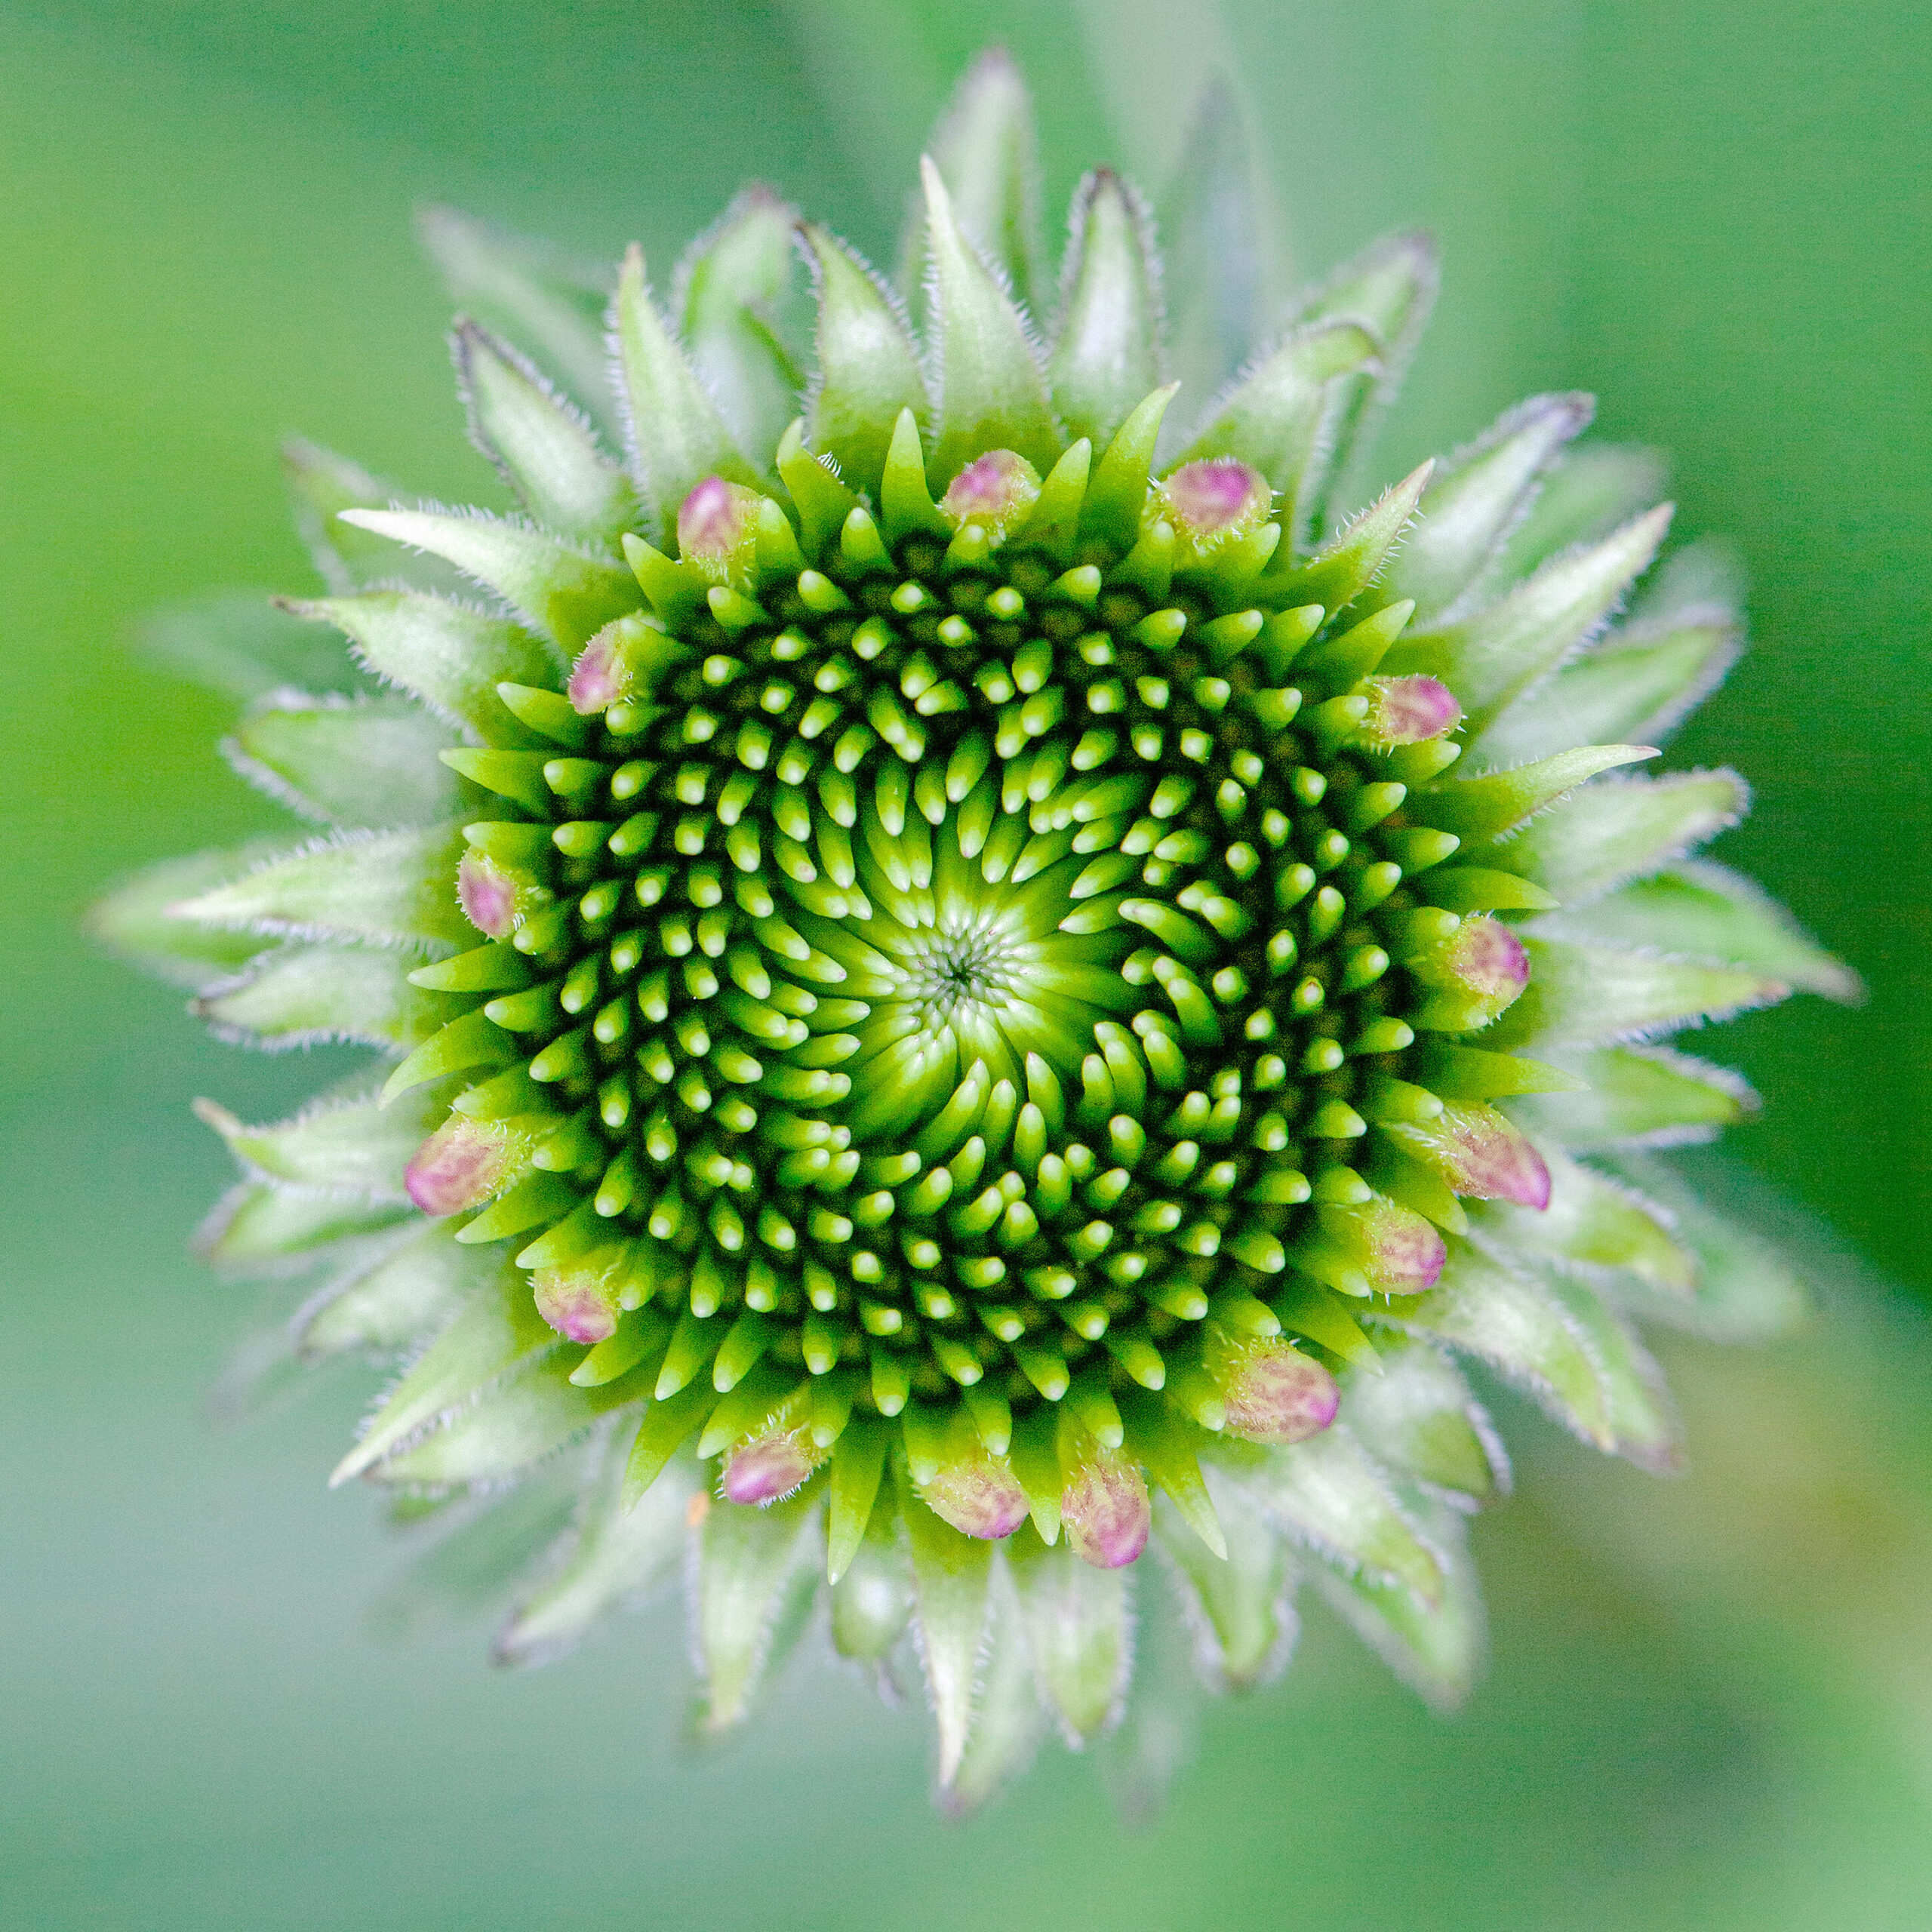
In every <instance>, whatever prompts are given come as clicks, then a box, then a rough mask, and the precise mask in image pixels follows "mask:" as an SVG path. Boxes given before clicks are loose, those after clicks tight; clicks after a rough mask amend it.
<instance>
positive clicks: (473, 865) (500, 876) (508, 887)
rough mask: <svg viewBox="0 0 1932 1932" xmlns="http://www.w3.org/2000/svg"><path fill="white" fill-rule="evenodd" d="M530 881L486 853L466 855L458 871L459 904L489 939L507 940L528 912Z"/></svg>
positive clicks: (472, 922)
mask: <svg viewBox="0 0 1932 1932" xmlns="http://www.w3.org/2000/svg"><path fill="white" fill-rule="evenodd" d="M530 891H531V888H530V884H529V882H528V881H527V880H526V879H524V878H521V877H520V876H519V875H518V874H516V873H515V872H512V871H511V870H510V869H509V866H505V865H501V864H500V863H498V862H497V860H494V859H493V858H491V857H490V856H489V854H488V853H486V852H466V853H464V854H463V860H462V863H460V865H459V866H457V869H456V899H457V904H458V905H459V906H461V907H462V908H463V917H464V918H466V919H467V920H468V921H469V923H470V924H472V926H474V927H475V928H476V930H477V931H478V932H479V933H481V934H483V935H484V936H485V937H486V938H488V939H508V938H509V936H510V934H512V933H513V932H515V930H516V928H517V922H518V921H519V920H520V919H521V918H522V917H523V915H524V914H525V912H526V911H527V910H528V906H527V905H526V903H525V900H526V898H527V897H528V894H529V892H530Z"/></svg>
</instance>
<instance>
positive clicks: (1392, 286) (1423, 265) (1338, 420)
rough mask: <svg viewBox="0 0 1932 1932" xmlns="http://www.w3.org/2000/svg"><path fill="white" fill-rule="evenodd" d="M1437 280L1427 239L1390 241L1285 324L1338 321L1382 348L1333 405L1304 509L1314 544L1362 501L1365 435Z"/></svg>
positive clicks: (1390, 394) (1395, 380) (1397, 375)
mask: <svg viewBox="0 0 1932 1932" xmlns="http://www.w3.org/2000/svg"><path fill="white" fill-rule="evenodd" d="M1440 278H1441V260H1440V251H1438V248H1437V247H1436V245H1435V238H1433V237H1432V236H1431V235H1423V234H1420V233H1417V234H1408V235H1389V236H1386V237H1385V238H1383V240H1382V241H1380V242H1375V243H1373V244H1372V245H1371V246H1370V247H1368V248H1365V249H1364V250H1363V251H1362V252H1361V254H1359V255H1358V256H1357V257H1355V260H1353V261H1352V262H1349V263H1345V264H1344V265H1343V266H1342V267H1341V268H1340V269H1337V270H1336V272H1334V275H1331V276H1330V277H1329V278H1328V279H1327V281H1324V283H1322V284H1321V286H1320V287H1319V288H1318V289H1316V290H1315V292H1314V293H1313V294H1312V295H1311V296H1309V297H1307V298H1306V300H1303V302H1302V303H1301V304H1300V306H1298V307H1297V309H1296V310H1295V311H1294V313H1293V314H1292V315H1291V317H1290V318H1289V319H1290V320H1291V322H1293V323H1294V324H1295V325H1298V326H1299V325H1308V324H1312V323H1315V322H1322V321H1337V320H1340V319H1342V318H1347V319H1348V320H1349V321H1357V322H1362V323H1365V324H1366V325H1367V328H1368V330H1369V332H1370V333H1371V334H1372V335H1373V336H1374V337H1375V339H1376V340H1377V342H1378V343H1380V344H1381V346H1382V353H1381V356H1380V360H1379V361H1378V362H1377V365H1376V367H1375V368H1374V371H1372V372H1371V371H1364V372H1363V373H1362V374H1359V375H1356V376H1353V377H1349V378H1346V379H1345V380H1343V381H1341V382H1339V383H1337V385H1336V388H1335V391H1334V394H1333V395H1332V397H1331V409H1330V411H1329V414H1328V419H1327V424H1328V426H1327V431H1326V439H1327V441H1328V442H1329V447H1330V448H1331V451H1332V455H1331V460H1330V462H1329V464H1328V466H1327V472H1326V479H1325V482H1324V486H1323V488H1321V490H1319V491H1315V492H1312V493H1311V495H1310V498H1309V501H1308V502H1307V503H1305V504H1304V505H1303V509H1304V511H1305V512H1306V515H1307V517H1308V519H1309V528H1311V529H1312V531H1314V533H1315V535H1316V536H1320V534H1321V532H1322V531H1324V530H1326V529H1327V528H1328V526H1329V523H1330V521H1331V518H1332V517H1333V515H1334V512H1336V510H1337V509H1339V508H1340V507H1341V506H1345V505H1346V504H1348V503H1356V502H1359V501H1360V500H1361V498H1360V496H1359V494H1358V492H1359V490H1360V488H1361V482H1362V481H1363V478H1362V477H1361V469H1362V466H1363V463H1364V460H1365V459H1366V457H1367V453H1368V443H1369V439H1370V432H1371V429H1372V427H1373V426H1374V423H1375V421H1376V420H1377V417H1380V414H1382V413H1383V411H1385V410H1386V409H1387V408H1388V407H1389V405H1390V404H1391V403H1392V402H1393V401H1395V395H1396V392H1397V391H1398V390H1399V389H1401V386H1402V381H1403V379H1404V377H1405V376H1407V374H1408V368H1409V363H1410V361H1411V358H1413V357H1414V354H1415V351H1416V345H1417V343H1418V342H1420V340H1421V339H1422V332H1423V328H1424V326H1425V325H1426V323H1427V322H1428V321H1429V310H1430V309H1431V308H1432V307H1433V306H1435V290H1436V285H1437V283H1438V281H1439V280H1440Z"/></svg>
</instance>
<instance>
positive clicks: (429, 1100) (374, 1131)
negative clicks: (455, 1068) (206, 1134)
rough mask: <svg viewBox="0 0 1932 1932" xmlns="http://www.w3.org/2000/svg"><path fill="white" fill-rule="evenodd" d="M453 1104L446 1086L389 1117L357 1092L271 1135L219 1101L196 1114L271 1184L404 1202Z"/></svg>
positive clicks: (316, 1106)
mask: <svg viewBox="0 0 1932 1932" xmlns="http://www.w3.org/2000/svg"><path fill="white" fill-rule="evenodd" d="M362 1084H363V1083H361V1082H359V1081H358V1082H357V1083H356V1086H361V1085H362ZM450 1100H451V1087H450V1085H449V1084H448V1082H443V1083H441V1084H437V1085H434V1086H426V1087H424V1088H421V1089H420V1090H419V1091H417V1092H416V1093H414V1094H411V1097H410V1098H409V1100H408V1103H407V1104H406V1105H400V1106H392V1107H390V1108H388V1109H383V1108H382V1107H380V1106H378V1105H377V1102H376V1098H375V1096H374V1094H371V1093H369V1092H368V1091H366V1090H365V1091H355V1087H352V1088H351V1090H350V1091H349V1093H347V1094H325V1095H323V1096H321V1097H318V1099H316V1100H315V1101H313V1102H312V1103H311V1104H310V1105H309V1106H306V1107H304V1108H303V1109H302V1111H301V1112H300V1113H297V1114H294V1115H291V1116H290V1117H289V1118H288V1119H287V1120H285V1121H275V1123H273V1124H271V1125H269V1126H264V1127H250V1126H248V1125H245V1124H244V1123H243V1122H242V1121H241V1120H239V1119H238V1118H236V1116H235V1115H233V1114H232V1113H230V1112H229V1110H228V1109H226V1107H224V1106H219V1105H217V1103H215V1102H214V1101H213V1100H197V1101H195V1103H194V1107H195V1117H196V1118H198V1120H200V1121H202V1123H203V1124H205V1125H206V1126H208V1127H211V1128H213V1129H214V1131H215V1132H216V1133H217V1134H220V1136H221V1137H222V1139H223V1140H224V1141H225V1142H226V1143H227V1146H228V1151H229V1152H230V1153H231V1154H232V1155H234V1156H235V1158H236V1159H237V1160H238V1161H242V1162H243V1163H245V1164H246V1165H247V1166H248V1167H249V1168H254V1170H255V1171H257V1173H259V1174H261V1175H262V1176H263V1177H264V1178H265V1179H266V1180H277V1181H283V1182H285V1183H288V1185H289V1186H294V1187H306V1188H318V1189H324V1190H325V1191H327V1192H331V1193H337V1194H358V1195H363V1196H364V1197H365V1198H368V1199H370V1200H376V1201H406V1200H407V1199H408V1198H409V1197H408V1195H407V1194H406V1193H405V1191H404V1189H403V1184H402V1171H403V1169H404V1168H406V1167H407V1166H408V1164H409V1162H410V1159H411V1156H412V1155H414V1153H415V1152H416V1150H417V1148H418V1147H420V1146H421V1145H422V1143H423V1140H424V1139H425V1138H426V1137H427V1136H428V1135H429V1133H430V1132H431V1131H432V1129H433V1128H435V1127H437V1126H438V1124H440V1123H441V1121H442V1119H443V1118H444V1117H445V1115H447V1114H448V1112H449V1103H450Z"/></svg>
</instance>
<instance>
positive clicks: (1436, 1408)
mask: <svg viewBox="0 0 1932 1932" xmlns="http://www.w3.org/2000/svg"><path fill="white" fill-rule="evenodd" d="M1338 1379H1339V1380H1340V1383H1341V1385H1342V1404H1343V1411H1344V1412H1345V1413H1346V1415H1347V1417H1348V1418H1349V1427H1350V1428H1352V1429H1353V1430H1354V1431H1355V1433H1356V1434H1357V1435H1359V1436H1360V1437H1361V1439H1362V1441H1364V1443H1365V1444H1367V1447H1368V1448H1369V1449H1370V1451H1371V1452H1372V1453H1373V1454H1374V1455H1375V1456H1377V1457H1379V1458H1380V1460H1381V1461H1382V1462H1383V1463H1385V1464H1386V1465H1387V1466H1388V1467H1389V1468H1390V1469H1393V1470H1395V1472H1397V1473H1398V1474H1399V1475H1404V1476H1408V1477H1411V1478H1414V1480H1415V1481H1418V1482H1421V1483H1426V1484H1428V1485H1429V1487H1432V1488H1435V1489H1440V1490H1447V1491H1451V1492H1453V1493H1454V1494H1456V1495H1457V1496H1462V1497H1469V1498H1470V1499H1471V1500H1474V1501H1477V1502H1486V1501H1487V1500H1489V1499H1490V1498H1491V1497H1494V1496H1496V1495H1498V1494H1506V1493H1507V1492H1508V1491H1509V1457H1508V1456H1507V1455H1506V1454H1505V1452H1504V1450H1503V1443H1502V1440H1501V1438H1500V1437H1499V1436H1498V1435H1497V1433H1496V1431H1495V1430H1494V1428H1493V1427H1491V1424H1490V1420H1489V1417H1487V1414H1484V1411H1483V1408H1482V1406H1481V1404H1480V1403H1478V1401H1476V1399H1475V1397H1474V1396H1473V1395H1471V1394H1470V1393H1469V1384H1468V1383H1466V1382H1465V1381H1464V1380H1463V1377H1462V1374H1461V1372H1460V1371H1459V1370H1458V1369H1457V1367H1456V1365H1455V1364H1454V1362H1452V1361H1450V1360H1449V1359H1448V1358H1447V1356H1446V1355H1444V1354H1443V1352H1441V1349H1438V1348H1437V1347H1436V1346H1434V1345H1433V1344H1432V1343H1428V1342H1423V1341H1417V1340H1414V1339H1413V1338H1406V1339H1404V1338H1397V1337H1389V1338H1387V1339H1386V1340H1384V1341H1383V1345H1382V1349H1381V1372H1380V1374H1369V1373H1367V1372H1366V1371H1364V1370H1362V1369H1361V1368H1358V1367H1346V1368H1344V1369H1343V1371H1342V1372H1341V1374H1340V1377H1339V1378H1338Z"/></svg>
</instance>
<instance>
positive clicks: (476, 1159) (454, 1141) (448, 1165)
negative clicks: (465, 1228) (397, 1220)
mask: <svg viewBox="0 0 1932 1932" xmlns="http://www.w3.org/2000/svg"><path fill="white" fill-rule="evenodd" d="M516 1154H517V1147H516V1144H515V1137H514V1136H513V1135H512V1134H511V1133H510V1131H509V1129H508V1128H506V1127H505V1126H504V1125H503V1123H502V1122H501V1121H481V1120H471V1119H469V1118H467V1117H466V1116H465V1115H460V1114H457V1115H451V1118H449V1119H448V1120H446V1121H444V1123H443V1124H442V1125H441V1127H439V1128H437V1130H436V1131H435V1133H434V1134H431V1135H430V1137H429V1139H428V1140H426V1141H424V1142H423V1144H422V1146H420V1147H419V1148H417V1150H416V1152H415V1155H414V1158H412V1159H411V1161H410V1163H409V1165H408V1167H407V1168H405V1170H404V1171H403V1177H402V1184H403V1186H404V1187H405V1189H407V1190H408V1194H409V1198H410V1199H411V1200H412V1201H414V1202H415V1203H416V1204H417V1207H420V1208H421V1209H422V1211H423V1213H424V1214H432V1215H435V1216H437V1217H441V1216H444V1215H447V1214H461V1213H462V1212H463V1211H464V1210H465V1209H466V1208H469V1207H480V1206H481V1204H483V1203H484V1202H485V1201H488V1199H489V1198H491V1195H494V1194H496V1193H497V1192H499V1191H500V1189H501V1188H502V1186H503V1181H504V1179H505V1177H506V1176H507V1175H508V1174H509V1170H510V1167H511V1164H512V1161H514V1160H515V1158H516Z"/></svg>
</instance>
